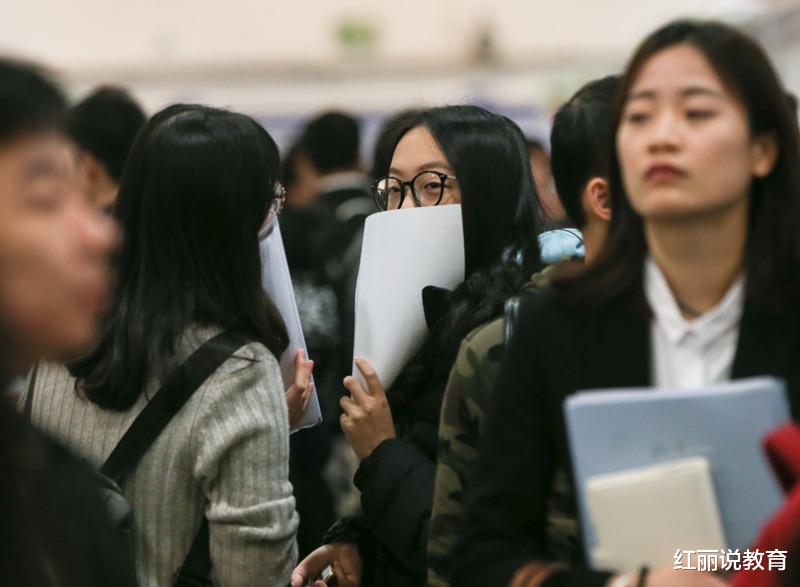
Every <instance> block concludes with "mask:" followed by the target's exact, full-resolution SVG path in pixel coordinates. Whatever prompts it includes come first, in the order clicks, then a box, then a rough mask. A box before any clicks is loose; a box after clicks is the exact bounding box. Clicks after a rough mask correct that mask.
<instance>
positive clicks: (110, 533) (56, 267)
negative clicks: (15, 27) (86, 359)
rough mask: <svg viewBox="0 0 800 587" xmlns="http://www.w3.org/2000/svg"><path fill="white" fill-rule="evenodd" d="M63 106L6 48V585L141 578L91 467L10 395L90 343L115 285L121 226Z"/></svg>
mask: <svg viewBox="0 0 800 587" xmlns="http://www.w3.org/2000/svg"><path fill="white" fill-rule="evenodd" d="M65 110H66V102H65V99H64V97H63V95H62V94H61V91H60V90H59V89H58V88H57V87H56V86H55V85H54V84H53V83H52V82H51V81H50V80H49V79H47V77H46V76H45V75H44V74H43V73H42V72H41V71H40V70H39V69H37V68H36V67H33V66H31V65H27V64H23V63H19V62H13V61H9V60H6V59H0V348H2V353H0V396H3V397H0V400H2V401H0V518H2V523H0V585H9V586H12V585H13V586H26V587H27V586H30V587H33V586H36V587H50V586H52V587H56V586H58V587H79V586H93V587H103V586H107V585H120V586H125V587H129V586H130V587H132V586H133V585H135V584H136V581H135V575H134V572H133V563H132V560H131V558H130V553H129V552H128V551H127V548H126V547H127V543H126V541H125V540H124V538H123V537H122V536H121V535H120V534H118V533H116V532H115V530H114V529H113V528H112V526H111V523H110V521H109V520H108V517H107V515H106V510H105V505H104V503H103V502H102V501H101V498H100V495H99V492H98V485H97V482H96V478H95V476H94V474H93V472H91V471H90V470H89V469H88V468H86V467H85V465H83V464H82V463H80V462H79V461H78V460H77V459H76V458H74V457H73V456H72V455H70V454H69V453H68V452H67V451H66V450H65V449H64V448H63V447H62V446H60V445H59V444H57V443H56V442H54V441H52V440H51V439H49V438H47V437H45V436H43V435H41V434H39V433H37V432H35V431H34V430H33V429H32V428H31V427H30V426H29V425H28V424H27V423H26V422H24V421H23V420H22V419H21V418H19V417H18V416H17V414H15V413H14V410H13V409H12V406H11V401H10V399H9V398H8V397H6V396H5V391H6V389H7V386H8V384H9V381H10V380H11V378H12V377H15V376H19V375H20V374H23V373H25V371H27V370H28V369H29V368H30V367H31V365H32V364H33V363H34V362H35V361H37V360H39V359H41V358H45V357H47V358H52V359H63V358H67V357H72V356H75V354H77V353H81V352H83V351H85V349H86V348H88V347H89V346H90V345H91V344H92V342H93V341H94V340H95V337H96V329H97V324H98V319H99V316H100V313H101V312H102V310H103V307H104V300H105V298H106V293H107V289H108V285H109V284H108V275H109V270H108V260H109V257H110V254H111V252H112V250H113V247H114V245H115V242H116V240H117V232H116V230H115V229H114V227H113V224H112V223H111V221H109V220H108V219H107V218H105V217H103V216H101V215H99V214H97V212H96V211H95V210H94V209H93V208H91V207H90V206H89V205H88V204H87V203H86V200H85V198H84V197H83V194H82V193H81V192H80V191H79V190H78V189H77V186H76V183H75V182H76V178H75V169H74V158H73V156H72V154H73V153H72V151H71V145H70V144H69V140H68V139H67V137H66V136H64V134H63V128H62V123H63V115H64V113H65Z"/></svg>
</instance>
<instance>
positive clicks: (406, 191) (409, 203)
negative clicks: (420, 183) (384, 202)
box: [400, 184, 417, 209]
mask: <svg viewBox="0 0 800 587" xmlns="http://www.w3.org/2000/svg"><path fill="white" fill-rule="evenodd" d="M402 189H403V194H402V195H403V196H405V197H404V198H403V203H402V204H401V205H400V208H401V209H403V208H414V207H415V206H416V205H417V204H416V202H414V194H413V193H411V186H410V185H406V184H403V188H402Z"/></svg>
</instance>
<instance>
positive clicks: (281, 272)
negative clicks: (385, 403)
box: [260, 218, 322, 432]
mask: <svg viewBox="0 0 800 587" xmlns="http://www.w3.org/2000/svg"><path fill="white" fill-rule="evenodd" d="M260 249H261V281H262V284H263V286H264V291H266V292H267V294H268V295H269V297H270V299H271V300H272V302H273V303H274V304H275V306H276V307H277V308H278V312H280V314H281V316H282V317H283V321H284V322H285V323H286V330H287V331H288V332H289V346H288V347H287V349H286V351H285V352H284V353H283V355H282V356H281V360H280V363H281V375H282V376H283V385H284V389H288V388H289V386H290V385H291V384H292V381H294V359H295V352H296V351H297V349H300V348H301V349H303V350H304V351H306V356H308V349H306V341H305V337H304V336H303V327H302V326H301V325H300V314H299V313H298V311H297V300H296V299H295V297H294V288H293V287H292V278H291V276H290V274H289V264H288V263H287V262H286V252H285V251H284V248H283V238H282V237H281V228H280V225H279V223H278V219H277V218H276V219H274V220H273V221H272V226H271V227H270V229H269V230H268V231H267V233H266V236H264V237H263V238H262V239H261V243H260ZM308 358H309V359H312V358H313V357H308ZM312 381H313V378H312ZM320 422H322V415H321V413H320V410H319V401H318V400H317V391H316V388H315V389H314V392H313V394H312V395H311V399H310V400H309V402H308V407H307V408H306V411H305V413H304V414H303V415H302V416H301V417H300V420H299V421H298V422H297V423H296V424H295V425H294V426H293V427H292V432H296V431H297V430H301V429H303V428H311V427H312V426H316V425H317V424H319V423H320Z"/></svg>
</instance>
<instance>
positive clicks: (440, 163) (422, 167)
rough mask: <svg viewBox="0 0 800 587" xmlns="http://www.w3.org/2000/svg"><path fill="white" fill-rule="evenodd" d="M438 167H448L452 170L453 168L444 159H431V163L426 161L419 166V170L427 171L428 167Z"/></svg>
mask: <svg viewBox="0 0 800 587" xmlns="http://www.w3.org/2000/svg"><path fill="white" fill-rule="evenodd" d="M437 167H438V168H440V169H448V170H450V171H452V170H453V168H452V167H450V165H448V164H447V163H445V162H444V161H431V162H430V163H425V164H424V165H420V166H419V167H417V172H420V171H425V170H426V169H435V168H437Z"/></svg>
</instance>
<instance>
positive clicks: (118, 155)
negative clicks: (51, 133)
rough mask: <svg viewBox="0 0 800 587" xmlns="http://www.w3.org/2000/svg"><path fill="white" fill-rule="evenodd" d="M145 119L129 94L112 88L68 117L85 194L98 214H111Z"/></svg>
mask: <svg viewBox="0 0 800 587" xmlns="http://www.w3.org/2000/svg"><path fill="white" fill-rule="evenodd" d="M146 119H147V117H146V116H145V113H144V111H143V110H142V108H141V107H140V106H139V104H137V103H136V101H135V100H134V99H133V97H132V96H131V95H130V94H129V93H128V92H126V91H125V90H124V89H122V88H116V87H112V86H102V87H100V88H98V89H96V90H95V91H94V92H92V93H91V94H90V95H89V96H87V97H86V98H84V99H83V100H81V101H80V102H78V103H77V104H76V105H75V106H73V107H72V108H71V109H70V110H69V112H68V113H67V122H66V130H67V133H68V134H69V136H70V137H72V140H73V141H75V144H76V145H77V147H78V168H79V170H80V173H81V176H82V180H83V182H84V185H85V190H86V194H87V197H88V198H89V201H90V202H91V204H92V205H93V206H95V207H96V208H97V209H98V210H104V211H106V212H110V210H111V207H112V206H113V205H114V202H115V201H116V199H117V192H118V191H119V183H120V180H121V178H122V170H123V169H124V167H125V161H126V160H127V158H128V153H129V152H130V150H131V147H132V146H133V141H134V139H135V138H136V135H137V134H138V132H139V130H140V129H141V128H142V127H143V126H144V123H145V120H146Z"/></svg>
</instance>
